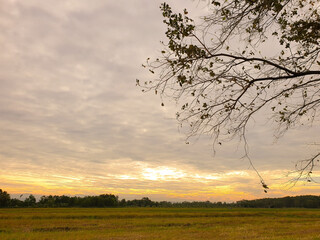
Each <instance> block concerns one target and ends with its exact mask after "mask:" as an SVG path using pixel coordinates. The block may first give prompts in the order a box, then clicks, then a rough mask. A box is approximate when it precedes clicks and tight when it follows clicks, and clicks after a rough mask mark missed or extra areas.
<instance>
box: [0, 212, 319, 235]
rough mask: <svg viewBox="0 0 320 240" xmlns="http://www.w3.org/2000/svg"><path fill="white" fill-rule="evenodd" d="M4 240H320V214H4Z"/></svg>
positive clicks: (0, 230) (0, 220) (0, 221)
mask: <svg viewBox="0 0 320 240" xmlns="http://www.w3.org/2000/svg"><path fill="white" fill-rule="evenodd" d="M0 239H1V240H5V239H114V240H116V239H119V240H120V239H121V240H126V239H154V240H157V239H193V240H194V239H219V240H224V239H248V240H249V239H268V240H269V239H288V240H289V239H290V240H292V239H313V240H316V239H318V240H320V209H317V210H310V209H211V208H207V209H205V208H198V209H194V208H193V209H190V208H179V209H178V208H111V209H110V208H100V209H98V208H42V209H41V208H22V209H0Z"/></svg>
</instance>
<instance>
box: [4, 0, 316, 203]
mask: <svg viewBox="0 0 320 240" xmlns="http://www.w3.org/2000/svg"><path fill="white" fill-rule="evenodd" d="M167 2H168V3H169V4H170V3H171V5H172V7H173V8H174V9H176V10H182V9H184V8H185V7H187V8H188V9H189V12H190V14H191V15H192V16H194V17H197V16H199V15H201V14H203V13H206V12H207V9H206V8H205V6H204V5H201V4H199V3H198V1H195V2H192V1H186V0H175V1H173V0H172V1H167ZM160 3H161V1H158V0H153V1H150V0H131V1H127V0H118V1H111V0H90V1H89V0H83V1H78V0H68V1H62V0H61V1H60V0H59V1H57V0H46V1H42V0H28V1H19V0H0V27H1V32H0V48H1V55H0V66H1V68H0V84H1V85H0V163H1V167H0V188H2V189H3V190H6V191H8V192H9V193H11V194H19V193H26V194H45V195H48V194H68V195H75V194H85V195H89V194H90V195H94V194H103V193H113V194H116V195H119V196H120V198H126V199H132V198H141V197H145V196H147V197H149V198H151V199H152V200H164V199H166V200H172V201H181V200H204V201H205V200H210V201H221V200H222V201H235V200H240V199H244V198H245V199H252V198H258V197H275V196H276V197H280V196H285V195H297V194H319V193H320V186H319V184H297V186H296V187H293V188H289V187H288V186H287V185H286V181H287V180H288V178H286V177H285V175H286V174H287V173H288V172H289V171H291V170H293V169H294V163H295V162H296V161H298V160H301V159H304V158H306V157H309V156H311V154H312V153H314V151H315V150H317V149H316V146H314V145H312V143H314V142H318V141H319V139H318V136H317V134H316V133H317V132H319V131H318V130H319V128H317V127H316V126H314V127H312V128H310V127H305V128H299V129H295V130H293V131H291V132H289V133H288V134H287V135H286V136H285V137H284V138H281V139H279V140H277V141H275V139H274V138H273V130H274V126H273V125H272V123H270V122H267V121H256V122H254V123H252V124H251V126H252V127H251V128H250V131H249V132H248V140H249V145H250V156H251V158H252V161H253V163H254V165H255V167H256V168H257V169H258V170H259V172H260V174H261V175H262V177H263V178H264V180H265V181H266V183H267V184H268V185H269V186H270V188H271V190H270V191H269V193H268V194H267V195H266V194H264V193H263V189H262V188H261V184H260V182H259V181H260V180H259V178H258V176H257V175H256V173H255V172H254V171H253V170H252V168H251V167H250V164H249V162H248V160H247V159H242V158H241V157H242V155H243V148H242V145H241V144H239V143H238V142H237V141H233V142H229V143H226V144H223V145H222V146H219V147H218V148H217V149H216V150H217V152H216V154H215V155H214V154H213V150H212V142H211V140H210V138H208V137H201V138H200V139H193V140H191V141H190V144H188V145H187V144H185V135H184V134H183V130H182V131H180V130H179V128H178V124H177V122H176V120H175V111H176V109H175V108H176V105H175V103H174V102H173V101H170V100H169V99H165V102H166V104H165V107H161V100H160V99H159V97H158V96H155V95H153V94H152V93H142V92H141V89H139V88H138V87H136V86H135V80H136V78H138V79H142V80H148V79H151V78H152V77H153V76H151V75H149V74H148V72H147V71H146V70H145V69H143V68H142V67H141V64H142V63H144V62H145V60H146V58H148V57H153V56H157V54H159V53H160V51H161V44H160V40H164V32H165V26H164V25H163V23H162V15H161V12H160V10H159V5H160ZM260 118H261V119H267V118H268V117H267V116H260ZM315 125H317V124H316V123H315ZM316 174H317V173H316Z"/></svg>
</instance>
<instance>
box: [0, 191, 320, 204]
mask: <svg viewBox="0 0 320 240" xmlns="http://www.w3.org/2000/svg"><path fill="white" fill-rule="evenodd" d="M6 207H11V208H14V207H101V208H103V207H178V208H179V207H189V208H233V207H241V208H320V196H314V195H304V196H295V197H283V198H263V199H255V200H241V201H237V202H233V203H226V202H210V201H192V202H188V201H184V202H169V201H152V200H150V199H149V198H148V197H143V198H141V199H134V200H126V199H121V200H119V197H118V196H116V195H113V194H101V195H98V196H84V197H77V196H73V197H71V196H66V195H62V196H58V195H49V196H42V197H41V198H40V199H39V200H37V199H36V198H35V197H34V196H33V195H32V194H31V195H29V196H28V197H27V198H25V199H24V200H20V199H17V198H11V196H10V194H9V193H7V192H6V191H3V190H2V189H0V208H6Z"/></svg>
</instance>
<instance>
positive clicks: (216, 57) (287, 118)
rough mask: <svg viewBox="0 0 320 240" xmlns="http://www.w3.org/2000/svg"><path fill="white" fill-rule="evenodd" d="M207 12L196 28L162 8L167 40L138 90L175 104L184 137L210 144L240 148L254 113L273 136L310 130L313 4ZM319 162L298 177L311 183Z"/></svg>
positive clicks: (277, 0) (318, 28)
mask: <svg viewBox="0 0 320 240" xmlns="http://www.w3.org/2000/svg"><path fill="white" fill-rule="evenodd" d="M208 7H209V10H210V11H209V12H210V14H208V15H206V16H203V17H202V22H201V24H198V25H196V24H195V22H194V20H192V19H191V18H190V17H188V11H187V10H186V9H185V10H184V11H183V13H175V12H173V11H172V9H171V7H170V6H169V5H168V4H166V3H163V4H161V7H160V8H161V11H162V14H163V17H164V23H165V24H166V25H167V31H166V37H167V42H163V50H162V52H161V55H160V56H159V58H157V59H154V60H150V59H148V61H147V64H146V65H144V67H146V68H148V69H149V71H150V72H151V73H153V74H155V77H154V79H153V80H151V81H146V82H144V83H140V81H139V80H137V84H138V85H140V86H141V87H143V91H150V90H152V91H155V93H156V94H160V95H161V97H170V98H173V99H175V100H176V101H177V102H178V104H179V111H178V112H177V119H178V121H179V122H180V123H181V124H182V125H183V124H184V125H186V126H188V129H189V134H188V137H190V136H194V135H198V134H210V135H211V136H212V137H213V141H214V144H217V143H219V144H221V142H223V141H226V140H230V139H234V138H239V139H240V140H241V141H243V142H244V144H245V146H246V128H247V126H248V123H249V122H250V120H251V119H252V118H253V116H254V115H256V114H257V113H258V112H260V111H267V112H269V114H270V116H271V117H272V119H273V120H274V122H275V123H276V125H277V130H276V137H281V136H282V135H283V134H284V133H285V132H286V131H287V130H289V129H291V128H294V127H297V126H300V125H301V124H312V122H313V121H314V120H316V119H317V118H318V117H319V114H318V112H317V110H318V108H319V104H320V68H319V66H320V59H319V52H320V47H319V44H320V4H319V2H318V1H316V0H217V1H210V3H209V4H208ZM162 105H163V103H162ZM319 157H320V153H318V154H315V155H314V156H313V157H312V158H309V159H306V160H304V161H300V162H299V164H297V165H296V171H297V172H296V173H297V179H300V178H304V179H306V180H307V181H312V171H313V170H314V168H315V167H316V166H317V163H318V162H319ZM261 180H262V179H261ZM261 183H262V185H263V187H264V188H267V186H266V184H264V182H263V180H262V182H261Z"/></svg>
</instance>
